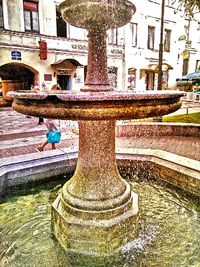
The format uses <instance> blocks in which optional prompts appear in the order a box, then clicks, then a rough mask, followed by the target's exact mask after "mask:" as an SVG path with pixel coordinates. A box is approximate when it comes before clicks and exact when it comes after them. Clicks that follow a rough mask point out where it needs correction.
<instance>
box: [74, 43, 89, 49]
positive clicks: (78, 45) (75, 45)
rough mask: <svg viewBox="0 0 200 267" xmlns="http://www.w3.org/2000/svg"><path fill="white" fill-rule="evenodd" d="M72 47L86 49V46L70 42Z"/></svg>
mask: <svg viewBox="0 0 200 267" xmlns="http://www.w3.org/2000/svg"><path fill="white" fill-rule="evenodd" d="M72 48H73V49H77V50H87V46H86V45H82V44H72Z"/></svg>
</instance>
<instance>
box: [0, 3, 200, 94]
mask: <svg viewBox="0 0 200 267" xmlns="http://www.w3.org/2000/svg"><path fill="white" fill-rule="evenodd" d="M60 2H61V1H58V0H57V1H56V0H31V1H29V0H0V78H1V80H2V84H3V83H6V82H7V83H8V82H9V83H13V84H15V88H20V89H24V90H27V89H30V88H31V85H39V86H40V87H41V88H43V89H45V88H51V86H52V85H53V84H55V83H59V84H60V85H61V87H62V89H63V90H79V89H80V88H81V87H82V86H83V84H84V80H85V77H86V72H87V31H86V30H84V29H80V28H76V27H73V26H72V25H69V24H67V23H65V22H64V21H63V20H62V18H61V15H60V13H59V11H58V5H59V3H60ZM135 5H136V9H137V11H136V13H135V14H134V16H133V18H132V21H131V22H130V23H129V24H127V25H125V26H124V27H122V28H118V29H112V30H109V31H108V51H107V53H108V73H109V78H110V82H111V84H112V86H113V87H114V88H115V89H116V90H124V89H127V88H129V89H131V90H136V91H144V90H155V89H157V77H158V75H157V74H158V55H159V43H160V40H159V35H160V18H161V1H160V0H158V1H157V0H153V1H152V0H143V1H139V2H135ZM144 7H145V8H144ZM152 11H153V12H152ZM198 18H199V17H198V14H197V16H196V17H195V19H194V20H192V21H189V20H187V19H186V18H185V17H184V14H183V12H182V11H179V10H177V9H176V8H175V7H173V6H172V5H171V3H170V2H167V5H166V6H165V20H164V27H163V30H164V41H163V44H164V53H163V87H164V88H174V87H175V80H176V78H178V77H180V76H182V74H185V72H186V73H187V72H192V71H195V70H196V69H198V68H199V65H200V25H199V22H198ZM191 40H192V42H191Z"/></svg>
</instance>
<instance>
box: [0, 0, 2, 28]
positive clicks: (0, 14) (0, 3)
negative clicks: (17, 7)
mask: <svg viewBox="0 0 200 267" xmlns="http://www.w3.org/2000/svg"><path fill="white" fill-rule="evenodd" d="M0 28H3V5H2V0H0Z"/></svg>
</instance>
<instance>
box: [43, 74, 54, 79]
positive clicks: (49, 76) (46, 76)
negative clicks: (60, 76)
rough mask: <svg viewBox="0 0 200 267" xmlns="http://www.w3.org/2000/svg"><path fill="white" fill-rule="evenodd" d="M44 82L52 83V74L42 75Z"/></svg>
mask: <svg viewBox="0 0 200 267" xmlns="http://www.w3.org/2000/svg"><path fill="white" fill-rule="evenodd" d="M44 81H52V74H44Z"/></svg>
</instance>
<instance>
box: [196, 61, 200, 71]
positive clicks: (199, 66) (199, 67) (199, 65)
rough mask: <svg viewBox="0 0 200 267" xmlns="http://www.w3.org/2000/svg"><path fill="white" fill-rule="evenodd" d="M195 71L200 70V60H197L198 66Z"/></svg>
mask: <svg viewBox="0 0 200 267" xmlns="http://www.w3.org/2000/svg"><path fill="white" fill-rule="evenodd" d="M195 71H200V60H197V61H196V68H195Z"/></svg>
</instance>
